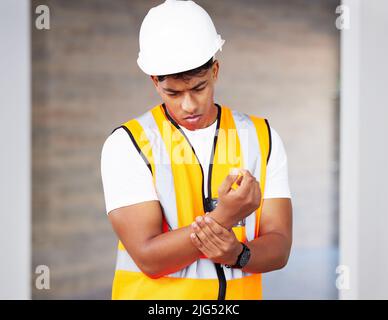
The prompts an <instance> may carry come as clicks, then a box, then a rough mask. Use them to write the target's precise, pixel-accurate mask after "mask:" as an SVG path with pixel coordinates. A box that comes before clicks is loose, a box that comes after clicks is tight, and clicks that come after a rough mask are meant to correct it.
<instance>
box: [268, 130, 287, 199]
mask: <svg viewBox="0 0 388 320" xmlns="http://www.w3.org/2000/svg"><path fill="white" fill-rule="evenodd" d="M271 143H272V148H271V155H270V158H269V161H268V165H267V175H266V182H265V191H264V199H269V198H291V192H290V188H289V184H288V163H287V155H286V150H285V148H284V145H283V142H282V140H281V138H280V136H279V134H278V133H277V132H276V131H275V130H274V129H273V128H272V127H271Z"/></svg>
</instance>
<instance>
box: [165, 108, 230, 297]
mask: <svg viewBox="0 0 388 320" xmlns="http://www.w3.org/2000/svg"><path fill="white" fill-rule="evenodd" d="M215 105H216V106H217V108H218V113H217V127H216V134H215V135H214V141H213V148H212V153H211V156H210V163H209V168H208V179H207V185H208V188H207V193H208V199H209V202H211V201H210V200H211V195H212V192H211V190H212V189H211V177H212V171H213V160H214V153H215V149H216V145H217V139H218V131H219V128H220V122H221V107H220V106H219V105H218V104H217V103H216V104H215ZM162 107H163V109H164V113H165V114H166V117H167V118H168V120H170V122H171V123H172V124H173V125H174V126H175V127H176V128H177V129H178V130H179V131H180V132H181V133H182V135H183V136H184V137H185V139H186V141H187V142H188V144H189V145H190V147H191V150H192V151H193V153H194V155H195V157H196V158H197V160H198V164H199V167H200V168H201V173H202V205H203V210H204V212H206V211H207V209H208V208H209V206H208V205H207V203H208V201H207V199H206V198H205V188H204V173H203V168H202V165H201V162H200V161H199V159H198V157H197V154H196V153H195V150H194V148H193V146H192V145H191V143H190V140H189V139H188V138H187V136H186V134H185V133H184V131H183V130H182V129H181V128H180V126H179V125H178V124H177V123H176V122H175V120H174V119H173V118H172V117H171V116H170V115H169V113H168V112H167V108H166V106H165V104H164V103H163V104H162ZM214 266H215V268H216V272H217V277H218V284H219V287H218V298H217V300H225V295H226V286H227V282H226V278H225V272H224V269H223V268H222V266H221V264H219V263H214Z"/></svg>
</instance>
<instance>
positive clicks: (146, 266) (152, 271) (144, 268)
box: [138, 262, 163, 279]
mask: <svg viewBox="0 0 388 320" xmlns="http://www.w3.org/2000/svg"><path fill="white" fill-rule="evenodd" d="M138 267H139V269H140V271H141V272H143V274H145V275H146V276H147V277H148V278H151V279H158V278H160V277H162V276H163V273H162V272H161V270H160V269H159V268H158V265H157V263H155V262H148V263H145V262H142V263H140V264H139V265H138Z"/></svg>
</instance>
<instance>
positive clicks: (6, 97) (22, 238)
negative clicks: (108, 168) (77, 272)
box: [0, 0, 31, 299]
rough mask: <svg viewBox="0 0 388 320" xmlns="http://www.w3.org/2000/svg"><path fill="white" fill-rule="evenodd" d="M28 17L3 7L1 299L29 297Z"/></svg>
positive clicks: (4, 2)
mask: <svg viewBox="0 0 388 320" xmlns="http://www.w3.org/2000/svg"><path fill="white" fill-rule="evenodd" d="M29 11H30V3H29V1H28V0H18V1H15V0H1V1H0V15H1V19H0V150H1V151H0V152H1V154H0V299H29V298H30V292H31V290H30V254H31V252H30V251H31V250H30V246H31V240H30V235H31V232H30V226H31V219H30V211H31V209H30V202H31V201H30V171H31V163H30V162H31V161H30V140H31V135H30V104H31V98H30V18H29Z"/></svg>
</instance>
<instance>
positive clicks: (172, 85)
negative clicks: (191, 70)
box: [151, 60, 219, 130]
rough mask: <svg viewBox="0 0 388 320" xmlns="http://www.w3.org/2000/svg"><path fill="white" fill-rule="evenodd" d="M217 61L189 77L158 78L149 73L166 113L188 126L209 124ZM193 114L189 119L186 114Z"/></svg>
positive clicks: (213, 108)
mask: <svg viewBox="0 0 388 320" xmlns="http://www.w3.org/2000/svg"><path fill="white" fill-rule="evenodd" d="M218 69H219V64H218V61H217V60H215V61H214V63H213V66H212V67H211V68H210V69H208V70H207V71H206V73H202V74H200V76H195V77H192V78H191V79H190V80H183V79H174V78H171V77H166V78H165V79H164V80H163V81H161V82H159V81H158V78H157V77H155V76H151V79H152V81H153V83H154V85H155V88H156V90H157V92H158V93H159V95H160V97H161V98H162V100H163V102H164V103H165V105H166V108H167V111H168V113H169V114H170V116H171V117H172V118H173V119H174V120H175V121H176V122H177V123H178V124H179V125H180V126H184V127H185V128H187V129H189V130H196V129H201V128H206V127H208V126H210V125H211V124H212V123H213V122H214V121H215V120H216V118H217V107H216V106H215V105H214V85H215V82H216V80H217V76H218ZM193 116H196V117H194V118H192V119H190V117H193Z"/></svg>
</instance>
